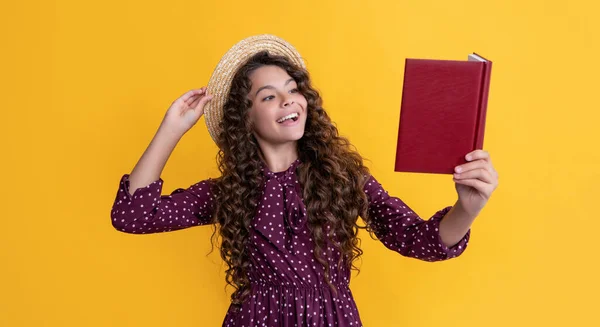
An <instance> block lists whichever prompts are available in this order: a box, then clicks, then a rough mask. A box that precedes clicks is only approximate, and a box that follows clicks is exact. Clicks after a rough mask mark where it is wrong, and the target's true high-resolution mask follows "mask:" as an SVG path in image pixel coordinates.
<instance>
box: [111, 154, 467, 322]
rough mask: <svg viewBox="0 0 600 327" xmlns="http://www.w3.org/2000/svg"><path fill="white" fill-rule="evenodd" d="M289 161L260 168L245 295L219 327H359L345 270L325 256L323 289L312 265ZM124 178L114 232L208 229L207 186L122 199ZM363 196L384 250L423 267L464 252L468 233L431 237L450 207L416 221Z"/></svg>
mask: <svg viewBox="0 0 600 327" xmlns="http://www.w3.org/2000/svg"><path fill="white" fill-rule="evenodd" d="M300 164H301V162H300V160H296V161H295V162H294V163H292V165H291V166H290V167H289V168H288V169H287V170H285V171H282V172H276V173H273V172H271V171H269V169H268V167H267V166H266V165H263V173H264V176H265V185H264V188H263V190H264V191H263V195H262V197H261V201H260V202H259V204H258V208H257V213H256V216H255V218H254V221H253V223H252V227H253V228H252V230H251V232H250V238H251V242H249V245H248V247H249V248H248V253H249V256H250V260H251V266H250V272H249V276H248V278H249V280H250V283H251V291H252V293H251V295H250V296H249V297H248V298H247V300H246V301H245V302H244V303H243V306H242V310H240V311H239V312H235V311H234V310H232V307H231V306H230V309H229V310H228V312H227V314H226V316H225V319H224V321H223V326H231V327H233V326H286V327H292V326H344V327H345V326H362V323H361V320H360V317H359V313H358V310H357V307H356V303H355V302H354V299H353V296H352V292H351V291H350V288H349V287H348V285H349V282H350V271H349V270H348V269H343V270H342V271H341V273H340V274H337V273H336V270H337V268H336V269H333V267H337V260H338V258H339V255H340V253H339V252H338V251H332V253H333V256H331V257H329V258H327V260H328V262H330V267H332V268H331V269H330V271H331V279H330V280H331V282H332V283H333V284H335V285H336V286H337V290H338V293H337V295H335V294H334V293H333V292H332V291H331V290H330V288H329V286H328V285H327V283H326V281H325V277H324V269H323V268H322V266H321V265H320V264H318V262H317V261H316V259H314V258H313V246H314V245H313V243H312V241H313V240H312V238H311V235H310V233H309V231H308V226H307V224H306V219H307V218H306V208H305V206H304V203H303V202H302V189H301V186H300V184H299V182H298V180H297V177H296V168H297V167H298V165H300ZM128 178H129V174H125V175H123V177H122V178H121V181H120V185H119V190H118V193H117V195H116V199H115V202H114V205H113V207H112V210H111V219H112V224H113V226H114V227H115V228H116V229H117V230H119V231H122V232H125V233H133V234H144V233H145V234H148V233H158V232H168V231H174V230H178V229H183V228H188V227H192V226H199V225H207V224H210V223H211V216H212V209H213V208H214V197H213V195H212V193H211V182H212V180H211V179H207V180H204V181H201V182H198V183H196V184H194V185H191V186H190V187H188V188H187V189H183V188H178V189H176V190H174V191H173V192H172V193H171V194H170V195H161V191H162V184H163V180H162V179H161V178H159V179H158V180H156V181H154V182H152V183H151V184H149V185H148V186H146V187H141V188H139V189H137V190H135V193H134V194H133V196H131V195H130V194H129V189H128V187H129V179H128ZM364 191H365V193H366V195H367V198H368V200H369V214H370V216H371V217H372V218H373V219H374V227H375V234H376V236H377V237H378V239H379V240H380V241H381V242H382V243H383V244H384V245H385V246H386V247H387V248H389V249H391V250H393V251H396V252H398V253H400V254H401V255H403V256H407V257H412V258H416V259H419V260H424V261H440V260H446V259H450V258H453V257H457V256H459V255H460V254H461V253H462V252H463V251H464V250H465V248H466V247H467V244H468V241H469V236H470V232H471V231H470V230H469V231H468V232H467V233H466V235H465V236H464V237H463V238H462V239H461V240H460V242H458V243H457V244H456V245H454V246H452V247H450V248H448V247H447V246H445V245H444V244H443V243H442V241H441V239H440V236H439V232H438V226H439V223H440V220H441V218H442V217H443V216H444V215H445V214H446V212H448V210H449V209H450V208H451V207H446V208H444V209H442V210H439V211H438V212H437V213H436V214H435V215H433V217H431V218H430V219H428V220H423V219H421V218H420V217H419V216H417V214H416V213H415V212H413V211H412V210H411V209H410V208H409V207H408V206H407V205H406V204H405V203H403V202H402V201H401V200H400V199H398V198H396V197H391V196H389V195H388V193H387V191H385V190H384V189H383V188H382V186H381V184H379V183H378V182H377V180H375V178H373V176H370V177H369V180H368V182H367V183H366V185H365V188H364Z"/></svg>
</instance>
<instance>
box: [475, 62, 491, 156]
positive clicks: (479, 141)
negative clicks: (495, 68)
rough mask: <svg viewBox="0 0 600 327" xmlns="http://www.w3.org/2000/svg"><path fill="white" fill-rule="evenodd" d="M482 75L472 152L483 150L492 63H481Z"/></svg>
mask: <svg viewBox="0 0 600 327" xmlns="http://www.w3.org/2000/svg"><path fill="white" fill-rule="evenodd" d="M483 66H484V68H483V74H482V76H481V83H480V88H481V89H480V90H479V110H478V111H479V112H478V117H477V126H476V129H475V143H474V144H473V149H474V150H478V149H479V150H481V149H483V139H484V137H483V136H484V134H485V120H486V115H487V103H488V95H489V90H490V78H491V74H492V62H491V61H486V62H484V63H483Z"/></svg>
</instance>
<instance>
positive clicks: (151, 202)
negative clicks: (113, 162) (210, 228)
mask: <svg viewBox="0 0 600 327" xmlns="http://www.w3.org/2000/svg"><path fill="white" fill-rule="evenodd" d="M162 185H163V180H162V178H159V179H158V180H156V181H154V182H152V183H150V184H149V185H147V186H145V187H140V188H138V189H136V190H135V192H134V193H133V195H131V194H129V174H125V175H123V177H121V181H120V184H119V190H118V192H117V195H116V198H115V201H114V204H113V207H112V210H111V215H110V216H111V220H112V225H113V227H114V228H115V229H117V230H119V231H121V232H125V233H131V234H150V233H160V232H169V231H174V230H178V229H183V228H188V227H192V226H199V225H207V224H210V223H212V213H213V203H214V194H213V180H212V179H207V180H203V181H201V182H198V183H196V184H194V185H191V186H190V187H188V188H186V189H184V188H178V189H175V190H174V191H173V192H171V194H170V195H161V192H162Z"/></svg>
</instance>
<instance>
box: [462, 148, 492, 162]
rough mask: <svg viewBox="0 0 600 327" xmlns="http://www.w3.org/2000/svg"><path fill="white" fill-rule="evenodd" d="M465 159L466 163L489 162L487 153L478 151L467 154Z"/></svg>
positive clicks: (489, 158)
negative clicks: (481, 160)
mask: <svg viewBox="0 0 600 327" xmlns="http://www.w3.org/2000/svg"><path fill="white" fill-rule="evenodd" d="M465 159H466V160H467V161H475V160H479V159H483V160H487V161H490V160H491V157H490V154H489V152H487V151H485V150H479V149H478V150H475V151H471V152H469V153H467V155H465Z"/></svg>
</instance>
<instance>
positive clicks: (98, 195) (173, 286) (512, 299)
mask: <svg viewBox="0 0 600 327" xmlns="http://www.w3.org/2000/svg"><path fill="white" fill-rule="evenodd" d="M598 9H599V8H598V7H597V5H595V4H594V2H593V1H516V0H511V1H370V2H367V1H323V0H320V1H296V2H285V1H267V0H264V1H253V2H250V1H236V2H231V1H181V0H174V1H166V2H160V1H159V2H153V1H115V0H109V1H95V2H88V1H32V2H17V1H10V2H8V1H7V2H5V3H3V5H2V10H0V12H1V14H0V33H1V34H2V37H1V40H2V51H0V56H1V57H0V59H1V60H0V62H1V65H2V66H1V67H2V69H1V70H0V74H1V76H2V78H1V79H0V80H1V83H2V85H1V92H2V96H1V101H2V102H1V103H2V108H1V110H2V111H1V112H2V116H1V117H2V118H1V121H2V127H1V128H0V133H1V135H0V136H1V137H0V139H1V142H2V145H1V148H2V160H1V162H2V172H3V176H2V184H3V187H2V194H1V197H0V198H1V199H2V204H1V208H0V210H1V211H0V212H1V214H0V219H1V226H2V228H1V231H0V233H1V237H0V260H1V261H0V326H218V325H220V324H221V322H222V319H223V317H224V314H225V311H226V309H227V307H228V300H229V298H228V293H226V292H225V290H224V285H225V282H224V273H223V272H224V269H223V267H222V265H221V261H220V258H219V257H218V255H217V252H213V254H211V255H209V256H206V254H207V253H208V251H209V250H210V240H209V238H210V235H211V233H212V228H211V227H208V226H204V227H197V228H191V229H187V230H183V231H178V232H172V233H163V234H155V235H144V236H141V235H129V234H124V233H120V232H117V231H116V230H114V229H113V227H112V226H111V224H110V218H109V213H110V209H111V206H112V202H113V200H114V197H115V194H116V191H117V187H118V182H119V178H120V177H121V175H122V174H124V173H129V172H130V171H131V169H132V168H133V166H134V165H135V163H136V162H137V160H138V159H139V157H140V156H141V154H142V153H143V151H144V149H145V148H146V146H147V145H148V143H149V142H150V140H151V138H152V136H153V135H154V133H155V132H156V129H157V127H158V125H159V123H160V121H161V120H162V118H163V115H164V113H165V111H166V109H167V108H168V106H169V105H170V103H171V102H172V101H173V100H174V99H175V98H177V97H178V96H180V95H181V94H182V93H184V92H185V91H187V90H189V89H192V88H199V87H201V86H203V85H205V84H206V83H207V81H208V79H209V77H210V74H211V73H212V69H213V68H214V67H215V65H216V64H217V62H218V60H219V59H220V57H221V55H222V54H224V53H225V52H226V51H227V50H228V49H229V47H230V46H232V45H233V44H234V43H235V42H237V41H238V40H240V39H242V38H244V37H246V36H249V35H253V34H259V33H272V34H276V35H279V36H281V37H284V38H285V39H287V40H288V41H290V42H291V43H292V44H294V45H295V46H296V47H297V49H298V50H299V51H300V52H301V53H302V55H303V56H304V57H305V58H306V62H307V65H308V68H309V71H310V72H311V74H312V76H313V78H314V83H315V85H316V86H317V88H318V89H319V90H320V91H321V92H322V95H323V97H324V101H325V103H324V106H325V108H326V109H327V110H328V111H329V113H330V114H331V116H332V118H333V119H334V121H336V122H337V124H338V127H339V129H340V131H341V133H342V134H343V135H345V136H348V137H349V138H350V140H351V141H352V142H353V143H354V144H355V145H356V146H357V148H358V150H359V151H360V152H361V153H362V154H363V155H364V156H365V157H366V158H368V159H369V160H370V161H368V165H369V166H370V167H371V168H372V170H373V173H374V174H375V176H376V177H377V178H378V179H379V180H380V181H381V182H382V184H383V185H384V187H385V188H386V189H387V190H388V191H389V192H390V193H391V194H392V195H396V196H399V197H401V198H402V199H403V200H405V202H407V203H408V204H409V205H410V206H411V207H413V209H415V210H416V211H417V212H418V213H419V214H420V215H421V216H423V217H424V218H428V217H429V216H430V215H431V214H433V213H434V212H435V210H437V209H440V208H442V207H444V206H446V205H449V204H453V203H454V201H455V199H456V194H455V191H454V185H453V183H452V180H451V177H450V176H449V175H425V174H403V173H395V172H394V171H393V165H394V155H395V144H394V142H395V139H396V135H397V134H396V133H397V125H398V119H399V104H400V98H401V89H402V78H403V69H404V59H405V58H406V57H421V58H437V59H466V56H467V54H468V53H471V52H473V51H475V52H478V53H480V54H481V55H483V56H485V57H488V58H489V59H490V60H492V61H493V62H494V68H493V72H492V83H491V90H490V92H491V93H490V98H489V105H488V111H489V112H488V120H487V133H486V139H485V149H487V150H488V151H490V153H491V154H492V158H493V161H494V164H495V166H496V168H497V170H498V171H499V173H500V187H499V188H498V189H497V191H496V192H495V193H494V195H493V197H492V199H491V201H490V202H489V204H488V206H487V207H486V208H485V209H484V211H483V212H482V214H481V215H480V217H479V218H478V219H477V220H476V221H475V223H474V225H473V234H472V238H471V243H470V245H469V248H468V249H467V251H466V252H465V253H464V254H463V256H461V257H459V258H457V259H453V260H450V261H446V262H438V263H433V264H432V263H427V262H423V261H418V260H414V259H409V258H405V257H402V256H400V255H399V254H397V253H395V252H392V251H390V250H388V249H386V248H385V247H384V246H383V245H382V244H381V243H379V242H378V241H374V240H371V239H370V238H369V237H368V236H367V235H366V234H363V243H362V244H363V249H364V250H365V254H364V256H363V258H362V262H360V263H359V264H360V266H361V269H362V271H361V273H360V274H359V275H358V276H356V274H354V277H353V279H352V284H351V287H352V290H353V292H354V295H355V298H356V301H357V303H358V307H359V311H360V314H361V317H362V319H363V322H364V324H365V326H413V327H414V326H446V327H447V326H461V327H467V326H507V325H509V324H510V325H515V326H598V324H599V320H600V319H599V318H598V316H597V313H596V310H597V307H598V300H597V299H598V297H597V294H598V292H599V291H600V287H599V282H598V276H599V275H600V269H599V268H598V258H599V256H600V254H599V253H600V251H598V242H597V240H598V228H600V219H599V217H598V216H599V214H598V212H599V210H598V195H599V192H598V183H599V182H600V178H599V176H600V174H599V173H598V170H599V168H600V155H599V154H598V145H597V143H598V140H599V139H600V133H599V129H600V128H599V126H598V123H599V118H600V115H599V113H598V112H599V110H600V106H599V104H598V101H597V100H596V99H597V95H598V91H597V89H596V88H597V87H598V83H597V81H598V76H599V69H598V57H599V56H600V51H599V48H600V47H599V45H598V35H599V33H600V26H599V23H598V20H597V15H598V13H599V12H600V11H599V10H598ZM215 155H216V147H215V146H214V144H213V142H212V141H211V139H210V137H209V135H208V132H207V130H206V127H205V125H204V119H202V120H201V121H200V122H199V123H198V124H197V125H196V127H195V128H194V129H192V130H191V131H190V132H189V133H188V134H187V135H186V136H185V137H184V138H183V139H182V141H181V143H180V144H179V145H178V147H177V148H176V150H175V151H174V153H173V155H172V157H171V159H170V161H169V163H168V164H167V166H166V169H165V171H164V172H163V174H162V177H163V179H164V180H165V185H164V189H163V193H168V192H170V191H172V190H173V189H174V188H176V187H187V186H189V185H191V184H193V183H195V182H197V181H199V180H201V179H205V178H207V177H210V176H213V177H214V176H216V175H215V174H216V172H217V170H216V164H215Z"/></svg>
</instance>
